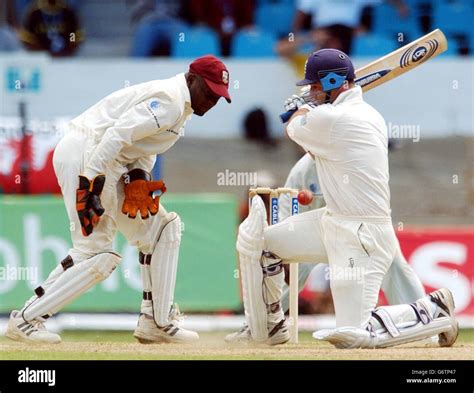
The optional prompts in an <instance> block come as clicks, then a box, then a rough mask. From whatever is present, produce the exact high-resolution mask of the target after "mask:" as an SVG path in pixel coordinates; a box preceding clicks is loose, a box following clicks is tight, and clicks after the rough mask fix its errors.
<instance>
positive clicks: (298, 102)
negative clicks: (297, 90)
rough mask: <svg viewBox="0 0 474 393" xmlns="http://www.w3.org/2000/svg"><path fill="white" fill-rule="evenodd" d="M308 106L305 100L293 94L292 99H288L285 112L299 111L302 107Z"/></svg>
mask: <svg viewBox="0 0 474 393" xmlns="http://www.w3.org/2000/svg"><path fill="white" fill-rule="evenodd" d="M304 104H306V102H305V100H304V99H303V98H301V97H300V96H298V95H296V94H293V95H292V96H291V97H290V98H288V99H287V100H286V101H285V103H284V107H285V111H287V112H288V111H297V110H298V109H299V108H300V107H301V106H303V105H304Z"/></svg>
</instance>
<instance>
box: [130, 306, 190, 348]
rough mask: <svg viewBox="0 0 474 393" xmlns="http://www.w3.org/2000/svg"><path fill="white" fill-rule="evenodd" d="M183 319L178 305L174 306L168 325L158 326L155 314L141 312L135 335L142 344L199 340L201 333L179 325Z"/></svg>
mask: <svg viewBox="0 0 474 393" xmlns="http://www.w3.org/2000/svg"><path fill="white" fill-rule="evenodd" d="M182 319H183V315H182V314H181V313H180V312H179V309H178V307H177V305H175V306H173V307H172V309H171V312H170V323H168V325H166V326H158V325H157V324H156V322H155V319H154V318H153V316H151V315H149V314H146V313H140V317H139V318H138V324H137V327H136V329H135V331H134V333H133V336H134V337H135V338H136V339H137V340H138V342H140V343H141V344H156V343H187V342H193V341H197V340H199V334H197V333H196V332H193V331H192V330H186V329H183V328H182V327H179V323H180V322H181V320H182Z"/></svg>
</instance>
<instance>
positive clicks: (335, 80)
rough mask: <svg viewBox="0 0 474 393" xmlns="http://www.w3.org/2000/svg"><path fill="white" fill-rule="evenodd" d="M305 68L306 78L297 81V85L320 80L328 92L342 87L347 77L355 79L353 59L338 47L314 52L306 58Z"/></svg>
mask: <svg viewBox="0 0 474 393" xmlns="http://www.w3.org/2000/svg"><path fill="white" fill-rule="evenodd" d="M304 68H305V70H304V79H303V80H300V81H299V82H297V83H296V85H297V86H305V85H311V84H313V83H317V82H320V83H321V86H322V87H323V90H324V91H326V92H328V91H331V90H333V89H338V88H339V87H341V86H342V84H343V83H344V81H345V80H347V79H351V80H353V79H355V71H354V65H353V64H352V60H351V59H350V57H349V56H347V55H346V54H345V53H344V52H342V51H340V50H337V49H321V50H318V51H316V52H313V53H312V54H311V55H310V56H309V57H308V59H307V60H306V64H305V67H304Z"/></svg>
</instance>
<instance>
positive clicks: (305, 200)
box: [298, 190, 313, 205]
mask: <svg viewBox="0 0 474 393" xmlns="http://www.w3.org/2000/svg"><path fill="white" fill-rule="evenodd" d="M312 201H313V193H312V192H311V191H309V190H301V191H300V192H299V193H298V202H299V203H300V204H301V205H309V204H310V203H311V202H312Z"/></svg>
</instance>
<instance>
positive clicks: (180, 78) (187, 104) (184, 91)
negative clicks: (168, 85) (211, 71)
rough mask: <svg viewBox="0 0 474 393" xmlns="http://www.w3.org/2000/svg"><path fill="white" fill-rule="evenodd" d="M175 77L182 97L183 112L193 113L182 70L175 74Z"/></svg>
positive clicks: (186, 113) (187, 114)
mask: <svg viewBox="0 0 474 393" xmlns="http://www.w3.org/2000/svg"><path fill="white" fill-rule="evenodd" d="M176 79H177V80H178V88H179V91H180V92H181V94H182V97H183V98H184V114H185V115H186V116H189V115H192V114H193V112H194V111H193V108H191V94H190V93H189V87H188V84H187V82H186V76H185V75H184V72H182V73H181V74H178V75H176Z"/></svg>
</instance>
